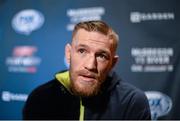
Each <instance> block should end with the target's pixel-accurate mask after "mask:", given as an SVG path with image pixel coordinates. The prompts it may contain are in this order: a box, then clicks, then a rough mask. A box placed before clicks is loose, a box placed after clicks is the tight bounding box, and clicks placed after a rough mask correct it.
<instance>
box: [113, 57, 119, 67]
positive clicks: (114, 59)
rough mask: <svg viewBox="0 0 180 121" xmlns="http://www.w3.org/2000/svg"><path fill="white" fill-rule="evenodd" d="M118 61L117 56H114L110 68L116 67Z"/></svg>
mask: <svg viewBox="0 0 180 121" xmlns="http://www.w3.org/2000/svg"><path fill="white" fill-rule="evenodd" d="M118 60H119V56H118V55H115V56H114V58H113V61H112V68H113V67H114V66H115V65H116V63H117V62H118Z"/></svg>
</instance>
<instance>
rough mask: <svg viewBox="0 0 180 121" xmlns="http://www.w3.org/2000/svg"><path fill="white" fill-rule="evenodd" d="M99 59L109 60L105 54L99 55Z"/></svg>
mask: <svg viewBox="0 0 180 121" xmlns="http://www.w3.org/2000/svg"><path fill="white" fill-rule="evenodd" d="M98 57H99V58H100V59H103V60H107V59H108V57H107V56H106V55H104V54H99V55H98Z"/></svg>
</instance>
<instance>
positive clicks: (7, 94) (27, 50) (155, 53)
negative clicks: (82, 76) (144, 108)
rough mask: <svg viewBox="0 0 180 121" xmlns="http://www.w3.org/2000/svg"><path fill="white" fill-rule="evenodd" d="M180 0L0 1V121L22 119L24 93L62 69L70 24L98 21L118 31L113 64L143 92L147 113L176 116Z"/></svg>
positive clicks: (179, 82)
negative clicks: (148, 105)
mask: <svg viewBox="0 0 180 121" xmlns="http://www.w3.org/2000/svg"><path fill="white" fill-rule="evenodd" d="M179 6H180V1H178V0H158V1H157V0H146V1H144V0H21V1H19V0H13V1H11V0H1V1H0V43H1V44H0V120H10V119H17V120H18V119H20V120H21V119H22V109H23V106H24V103H25V101H26V99H27V97H28V95H29V93H30V92H31V91H32V90H33V89H35V88H36V87H37V86H39V85H41V84H43V83H45V82H47V81H49V80H51V79H53V78H54V75H55V74H56V73H57V72H59V71H61V70H65V69H68V64H67V63H66V61H65V59H64V48H65V45H66V44H67V43H68V42H70V41H71V37H72V36H71V34H72V30H73V28H74V25H75V24H76V23H78V22H80V21H86V20H104V21H105V22H107V23H108V24H109V25H110V26H112V28H113V29H114V30H115V31H116V32H117V33H118V34H119V36H120V44H119V48H118V55H119V56H120V60H119V62H118V64H117V66H116V67H115V69H114V70H116V71H117V72H118V74H119V76H120V77H121V78H122V80H124V81H127V82H129V83H131V84H133V85H135V86H136V87H138V88H140V89H141V90H143V91H144V92H145V94H146V95H147V98H148V100H149V104H150V108H151V114H152V118H153V119H154V120H158V119H180V115H179V112H180V104H179V102H180V97H179V95H180V49H179V47H180V33H179V32H180V13H179V11H180V10H179V9H180V7H179Z"/></svg>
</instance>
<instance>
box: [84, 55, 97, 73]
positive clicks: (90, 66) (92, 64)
mask: <svg viewBox="0 0 180 121" xmlns="http://www.w3.org/2000/svg"><path fill="white" fill-rule="evenodd" d="M84 63H85V68H86V69H87V70H89V71H96V67H97V62H96V57H95V55H91V56H89V58H87V60H86V62H84Z"/></svg>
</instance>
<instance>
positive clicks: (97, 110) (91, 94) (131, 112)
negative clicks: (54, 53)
mask: <svg viewBox="0 0 180 121" xmlns="http://www.w3.org/2000/svg"><path fill="white" fill-rule="evenodd" d="M117 45H118V35H117V34H116V33H115V32H114V31H113V30H112V29H111V28H110V27H109V26H108V25H107V24H106V23H104V22H102V21H87V22H82V23H79V24H77V25H76V26H75V29H74V31H73V36H72V43H71V44H67V45H66V48H65V54H66V59H67V62H68V63H69V64H70V69H69V71H64V72H60V73H58V74H56V76H55V79H53V80H52V81H49V82H48V83H46V84H44V85H42V86H40V87H38V88H37V89H35V90H34V91H33V92H32V93H31V94H30V95H29V97H28V100H27V102H26V104H25V107H24V110H23V118H24V119H63V120H65V119H68V120H91V119H93V120H98V119H99V120H106V119H108V120H116V119H121V120H122V119H126V120H128V119H136V120H138V119H139V120H141V119H142V120H150V118H151V116H150V110H149V105H148V101H147V98H146V96H145V95H144V93H143V92H142V91H140V90H139V89H137V88H135V87H133V86H131V85H130V84H127V83H125V82H123V81H121V80H120V79H119V78H118V76H117V75H116V73H115V72H112V68H113V67H114V65H115V64H116V62H117V60H118V56H117V55H116V49H117Z"/></svg>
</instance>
